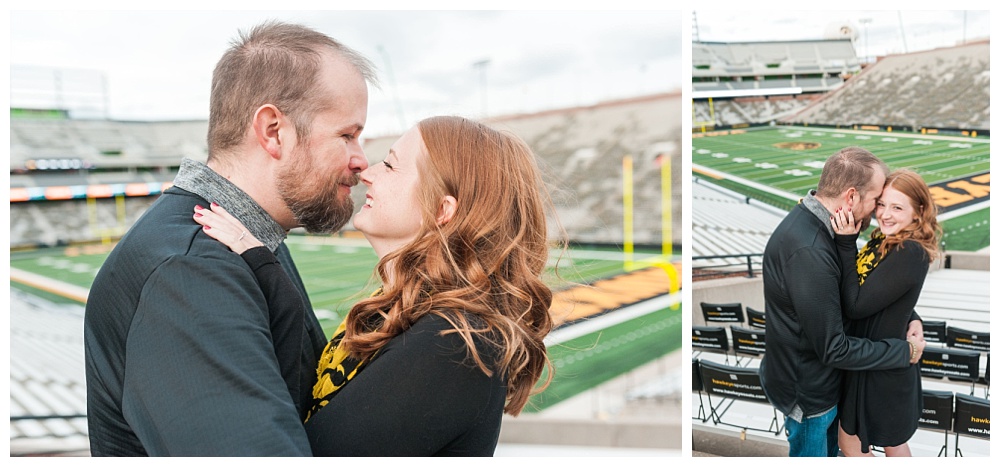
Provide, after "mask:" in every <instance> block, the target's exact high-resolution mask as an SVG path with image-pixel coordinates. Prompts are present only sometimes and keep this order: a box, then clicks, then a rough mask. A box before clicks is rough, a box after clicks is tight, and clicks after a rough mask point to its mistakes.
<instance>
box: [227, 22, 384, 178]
mask: <svg viewBox="0 0 1000 467" xmlns="http://www.w3.org/2000/svg"><path fill="white" fill-rule="evenodd" d="M328 50H329V51H333V52H335V53H336V54H338V55H339V56H340V57H342V58H343V59H345V60H346V61H347V62H348V63H350V64H351V65H352V66H354V68H355V69H357V71H358V72H359V73H360V74H361V76H362V77H363V78H364V79H365V81H367V82H368V83H371V84H373V85H377V78H376V76H375V71H374V70H375V67H374V66H373V65H372V63H371V62H370V61H369V60H368V59H367V58H365V57H364V56H362V55H361V54H359V53H358V52H356V51H354V50H352V49H350V48H348V47H346V46H344V45H343V44H341V43H339V42H337V41H336V40H334V39H333V38H331V37H329V36H327V35H326V34H323V33H320V32H317V31H315V30H313V29H310V28H308V27H305V26H301V25H297V24H288V23H283V22H279V21H268V22H265V23H262V24H260V25H257V26H255V27H254V28H253V29H251V30H250V31H249V32H244V31H240V33H239V37H238V38H237V39H235V40H233V42H232V45H231V47H230V48H229V50H227V51H226V53H225V54H223V56H222V58H221V59H219V63H218V64H216V66H215V71H214V72H213V73H212V94H211V102H210V106H209V117H208V154H209V156H208V157H209V159H212V158H213V157H214V156H218V154H219V153H220V152H224V151H226V150H228V149H230V148H233V147H235V146H237V145H239V144H240V143H242V142H243V138H244V135H245V134H246V130H247V128H248V127H249V125H250V121H251V120H252V119H253V113H254V111H255V110H256V109H257V108H259V107H260V106H262V105H264V104H273V105H274V106H276V107H277V108H278V109H279V110H281V112H282V113H284V114H285V115H287V116H288V117H289V118H290V119H291V121H292V124H293V125H294V126H295V131H296V132H297V133H298V137H299V138H300V139H304V138H306V137H307V136H308V131H309V125H310V123H311V122H312V119H313V117H314V115H315V114H316V112H318V111H320V110H321V109H322V108H324V106H326V105H328V103H326V102H321V100H320V99H317V98H316V94H315V93H314V92H312V91H313V90H314V89H315V87H316V83H317V81H318V79H317V78H318V75H319V70H320V65H321V64H322V53H323V52H324V51H328Z"/></svg>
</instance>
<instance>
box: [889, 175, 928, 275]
mask: <svg viewBox="0 0 1000 467" xmlns="http://www.w3.org/2000/svg"><path fill="white" fill-rule="evenodd" d="M885 187H886V188H888V187H893V188H895V189H896V190H898V191H899V192H900V193H902V194H904V195H906V197H907V198H909V199H910V203H911V204H912V205H913V210H914V213H915V214H916V218H915V220H914V221H913V223H912V224H910V225H908V226H906V227H905V228H904V229H902V230H900V231H899V232H897V233H895V234H893V235H886V237H885V240H883V241H882V244H881V245H879V254H880V255H881V256H885V254H886V253H887V252H889V251H892V250H894V249H896V248H902V247H903V242H905V241H906V240H913V241H915V242H917V243H919V244H920V246H921V247H923V249H924V251H926V252H927V257H928V258H929V259H930V261H934V260H935V259H936V258H937V257H938V255H939V254H940V250H939V248H938V242H939V241H940V239H941V234H942V229H941V225H940V224H939V223H938V221H937V205H935V204H934V198H933V197H932V196H931V192H930V189H929V188H928V187H927V183H926V182H924V179H923V178H922V177H921V176H920V175H919V174H917V173H916V172H914V171H912V170H909V169H898V170H895V171H893V172H892V173H890V174H889V176H888V177H886V179H885ZM880 230H881V229H880Z"/></svg>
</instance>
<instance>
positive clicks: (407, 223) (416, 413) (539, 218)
mask: <svg viewBox="0 0 1000 467" xmlns="http://www.w3.org/2000/svg"><path fill="white" fill-rule="evenodd" d="M360 179H361V182H362V183H363V184H364V185H365V186H366V187H367V188H368V191H367V193H366V197H365V204H364V206H362V207H361V211H360V212H359V213H358V214H356V215H355V217H354V226H355V227H356V228H357V229H358V230H359V231H361V232H362V233H363V234H364V235H365V238H366V239H367V240H368V241H369V243H371V245H372V247H373V248H374V250H375V253H376V255H378V258H379V261H378V265H377V267H376V271H375V274H376V275H377V279H378V280H379V282H381V287H380V289H379V290H378V291H377V292H376V293H375V294H373V295H372V296H371V297H369V298H366V299H364V300H361V301H360V302H358V303H357V304H355V305H354V306H353V307H352V308H351V310H350V312H349V313H348V315H347V317H346V319H345V320H344V322H343V323H342V324H341V325H340V327H339V328H338V329H337V330H336V331H335V332H334V336H333V339H332V340H331V341H330V343H329V345H328V346H327V348H326V350H325V351H324V352H323V355H322V357H321V359H320V361H319V363H318V365H317V367H316V368H310V369H303V370H302V371H316V372H317V375H318V379H319V381H318V382H317V384H316V386H315V387H314V388H313V398H314V399H313V401H314V406H313V407H312V409H311V410H310V411H309V413H308V416H307V418H306V420H305V421H304V423H305V429H306V433H307V434H308V435H309V440H310V444H311V446H312V450H313V454H315V455H336V456H366V455H377V456H394V455H405V456H418V455H460V456H483V455H486V456H489V455H493V452H494V450H495V448H496V444H497V440H498V437H499V433H500V422H501V419H502V416H503V414H504V413H508V414H511V415H517V414H518V413H520V412H521V410H522V409H523V408H524V406H525V405H526V404H527V402H528V398H529V396H530V395H531V394H532V393H533V392H535V390H536V383H537V382H538V381H539V379H540V378H541V376H542V374H543V370H545V369H546V368H549V370H550V371H549V372H548V374H549V377H550V378H551V374H552V373H551V365H550V363H549V360H548V357H547V354H546V348H545V344H544V342H543V339H544V338H545V336H546V335H547V334H548V332H549V331H550V330H551V328H552V319H551V318H550V316H549V313H548V309H549V306H550V304H551V303H552V292H551V290H550V289H549V287H548V286H546V285H545V283H544V282H543V281H542V278H541V275H542V273H543V271H544V269H545V266H546V262H547V260H548V250H549V247H550V243H549V241H548V230H547V227H546V215H545V208H546V206H547V205H549V206H551V205H550V203H547V201H546V197H545V188H544V184H543V182H542V180H541V177H540V174H539V170H538V167H537V165H536V163H535V157H534V155H533V154H532V152H531V150H530V149H529V148H528V146H527V145H526V144H525V143H524V142H523V141H521V140H520V139H519V138H517V137H516V136H514V135H512V134H510V133H505V132H501V131H498V130H495V129H493V128H490V127H488V126H486V125H484V124H482V123H479V122H475V121H472V120H468V119H465V118H461V117H433V118H429V119H426V120H423V121H421V122H419V123H418V124H417V125H416V126H415V127H414V128H411V129H410V130H409V131H407V132H406V133H404V134H403V136H401V137H400V138H399V140H397V141H396V142H395V143H394V144H393V145H392V148H391V149H390V150H389V154H388V155H387V157H386V158H385V160H384V161H383V162H382V163H379V164H373V165H372V166H370V167H368V168H367V169H366V170H365V171H363V172H361V175H360ZM195 220H196V221H197V222H198V223H200V224H202V225H203V226H204V229H205V231H206V232H207V233H208V234H209V235H210V236H212V237H213V238H216V239H218V240H220V241H222V242H223V243H225V244H226V245H227V246H229V247H230V248H231V249H232V250H233V251H235V252H236V253H240V254H242V256H243V257H244V259H245V260H246V261H247V262H248V264H250V266H251V268H253V269H254V270H255V271H256V274H257V277H258V282H260V284H261V288H262V290H264V291H265V295H266V297H267V300H268V304H269V307H274V306H288V307H294V306H295V304H296V300H298V298H297V295H294V289H292V288H290V287H282V286H281V283H282V282H283V281H287V277H286V276H285V275H284V272H283V270H282V269H281V268H280V267H267V266H268V265H269V264H271V263H274V262H275V260H274V259H273V256H268V254H269V252H268V251H266V249H264V248H259V247H258V246H259V245H260V242H258V241H257V240H256V239H255V238H253V236H251V235H248V234H247V233H246V229H244V228H243V226H242V225H241V224H240V223H239V222H238V221H237V220H236V219H235V218H233V217H232V216H230V215H228V213H226V212H225V210H224V209H222V208H221V207H218V206H213V207H212V208H211V209H196V213H195ZM260 250H265V251H260ZM260 255H263V256H264V259H254V257H255V256H260Z"/></svg>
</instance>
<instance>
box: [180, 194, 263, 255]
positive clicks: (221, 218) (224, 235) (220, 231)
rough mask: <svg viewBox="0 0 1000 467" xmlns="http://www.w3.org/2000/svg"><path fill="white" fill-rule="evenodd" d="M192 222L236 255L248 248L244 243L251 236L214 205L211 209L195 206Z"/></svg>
mask: <svg viewBox="0 0 1000 467" xmlns="http://www.w3.org/2000/svg"><path fill="white" fill-rule="evenodd" d="M194 221H195V222H197V223H198V224H201V225H202V226H203V228H202V229H203V230H204V231H205V233H206V234H208V236H209V237H212V238H214V239H216V240H218V241H220V242H222V244H224V245H226V246H227V247H229V249H231V250H233V251H235V252H236V253H243V252H244V251H246V250H247V248H248V247H249V246H250V245H249V244H246V243H247V239H248V237H251V236H250V234H249V232H247V230H246V229H245V228H244V227H243V224H242V223H241V222H240V221H238V220H236V218H234V217H233V216H232V215H230V214H229V213H228V212H226V210H225V209H223V208H222V207H221V206H219V205H217V204H215V203H213V204H212V208H211V209H208V208H205V207H202V206H195V207H194ZM256 243H259V242H256ZM255 246H256V245H255Z"/></svg>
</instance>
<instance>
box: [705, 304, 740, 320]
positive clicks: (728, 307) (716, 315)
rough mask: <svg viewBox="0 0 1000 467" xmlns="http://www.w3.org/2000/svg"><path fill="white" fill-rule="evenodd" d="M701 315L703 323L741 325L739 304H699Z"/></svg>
mask: <svg viewBox="0 0 1000 467" xmlns="http://www.w3.org/2000/svg"><path fill="white" fill-rule="evenodd" d="M701 314H702V316H703V317H704V318H705V323H737V324H743V321H744V318H743V305H742V304H740V303H707V302H701Z"/></svg>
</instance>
